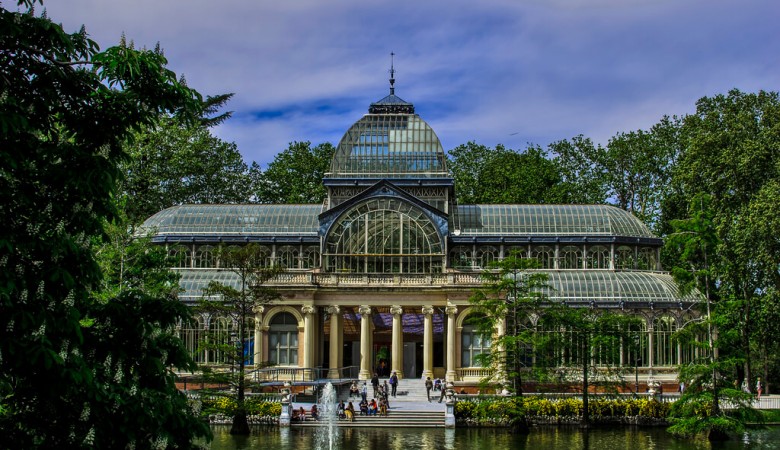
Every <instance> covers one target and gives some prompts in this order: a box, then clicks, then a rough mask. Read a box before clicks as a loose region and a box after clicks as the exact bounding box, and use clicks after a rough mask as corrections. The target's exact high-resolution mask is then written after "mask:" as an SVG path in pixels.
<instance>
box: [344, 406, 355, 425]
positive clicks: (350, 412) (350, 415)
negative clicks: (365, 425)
mask: <svg viewBox="0 0 780 450" xmlns="http://www.w3.org/2000/svg"><path fill="white" fill-rule="evenodd" d="M344 415H345V416H346V417H347V420H348V421H350V422H353V421H354V420H355V407H354V406H352V402H349V403H348V404H347V409H346V410H344Z"/></svg>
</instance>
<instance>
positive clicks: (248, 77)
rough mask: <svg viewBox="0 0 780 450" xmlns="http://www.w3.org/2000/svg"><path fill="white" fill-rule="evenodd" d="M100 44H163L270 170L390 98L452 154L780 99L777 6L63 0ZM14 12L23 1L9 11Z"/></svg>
mask: <svg viewBox="0 0 780 450" xmlns="http://www.w3.org/2000/svg"><path fill="white" fill-rule="evenodd" d="M44 6H45V7H46V10H47V13H48V15H49V17H50V18H51V19H53V20H54V21H55V22H60V23H62V24H63V26H64V27H65V29H66V31H77V30H78V29H79V28H80V27H81V25H82V24H83V25H85V27H86V29H87V32H88V33H89V35H90V36H91V37H92V39H94V40H95V41H96V42H97V43H98V44H99V45H100V46H101V48H106V47H109V46H111V45H115V44H116V43H118V42H119V39H120V36H121V34H122V33H124V34H125V35H126V36H127V39H128V40H132V41H133V42H134V43H135V45H136V46H137V47H144V46H145V47H148V48H153V47H154V46H155V44H156V43H157V42H159V43H160V45H161V46H162V48H163V50H164V52H165V56H166V57H167V58H168V61H169V67H170V68H171V69H172V70H174V71H175V72H176V73H180V74H184V76H185V77H186V79H187V83H188V85H189V86H190V87H192V88H195V89H197V90H198V91H199V92H201V93H202V94H204V95H214V94H223V93H231V92H232V93H234V94H235V96H234V97H233V99H232V100H231V101H230V103H229V104H228V105H227V107H226V109H227V110H231V111H233V112H234V113H233V117H232V118H231V119H230V120H229V121H227V122H225V123H224V124H222V125H220V126H219V127H217V128H215V129H214V134H216V135H217V136H218V137H220V138H221V139H223V140H225V141H229V142H235V143H236V144H237V146H238V149H239V151H240V152H241V154H242V155H243V156H244V160H245V162H247V164H250V163H251V162H253V161H256V162H258V163H260V164H261V165H262V166H263V167H266V166H267V164H268V163H269V162H271V161H272V160H273V158H274V156H275V155H276V154H277V153H279V152H281V151H283V150H284V149H286V148H287V146H288V144H289V143H290V142H292V141H310V142H312V143H313V144H319V143H322V142H331V143H333V144H334V145H335V144H337V143H338V141H339V140H340V139H341V137H342V136H343V134H344V132H345V131H346V130H347V129H348V128H349V127H350V126H351V125H352V124H353V123H354V122H356V121H357V120H359V119H360V118H361V117H362V116H363V115H364V114H366V113H367V112H368V106H369V104H370V103H371V102H373V101H377V100H379V99H381V98H383V97H384V96H386V95H387V94H388V93H389V82H388V78H389V70H390V62H391V61H390V60H391V57H390V53H391V52H394V53H395V57H394V68H395V79H396V84H395V87H396V91H395V93H396V94H397V95H398V96H399V97H401V98H403V99H404V100H406V101H408V102H411V103H413V104H414V105H415V109H416V112H417V113H418V114H419V115H420V116H421V117H422V118H423V119H424V120H425V121H426V122H428V123H429V124H430V125H431V127H433V129H434V131H435V132H436V133H437V135H438V137H439V139H440V140H441V142H442V145H443V147H444V149H445V151H446V150H449V149H452V148H454V147H456V146H458V145H460V144H464V143H466V142H468V141H475V142H477V143H479V144H484V145H488V146H494V145H496V144H503V145H505V146H506V147H509V148H513V149H518V150H521V149H524V148H526V147H527V146H528V145H529V144H531V145H539V146H542V147H545V148H546V147H547V145H548V144H550V143H551V142H555V141H558V140H562V139H570V138H572V137H574V136H577V135H584V136H586V137H589V138H591V139H593V140H594V141H595V142H597V143H600V144H602V145H606V144H607V142H608V140H609V138H610V137H612V136H614V135H616V134H618V133H620V132H628V131H633V130H638V129H644V130H646V129H649V128H650V127H652V126H653V124H655V123H657V122H658V121H659V120H660V119H661V117H662V116H664V115H669V116H672V115H678V116H680V115H685V114H690V113H692V112H694V111H695V107H696V101H697V100H698V99H700V98H701V97H704V96H714V95H718V94H725V93H727V92H728V91H729V90H730V89H733V88H737V89H740V90H742V91H746V92H757V91H759V90H768V91H778V90H780V86H779V84H780V79H779V77H780V62H779V59H780V26H778V24H777V22H778V19H780V1H778V0H480V1H474V0H471V1H461V0H327V1H325V0H59V1H57V0H50V1H44ZM6 8H8V6H6Z"/></svg>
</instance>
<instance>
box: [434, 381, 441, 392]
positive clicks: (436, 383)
mask: <svg viewBox="0 0 780 450" xmlns="http://www.w3.org/2000/svg"><path fill="white" fill-rule="evenodd" d="M433 390H434V391H440V390H441V379H439V378H437V379H435V380H433Z"/></svg>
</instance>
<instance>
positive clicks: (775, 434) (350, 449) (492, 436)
mask: <svg viewBox="0 0 780 450" xmlns="http://www.w3.org/2000/svg"><path fill="white" fill-rule="evenodd" d="M213 431H214V441H213V442H212V445H211V448H212V449H213V450H228V449H231V450H232V449H271V448H273V449H280V450H317V449H318V443H317V439H316V438H315V431H316V430H315V429H314V428H286V429H285V428H277V427H264V428H258V429H255V430H254V431H255V433H254V434H253V435H251V436H249V437H240V436H231V435H230V433H229V431H230V427H229V426H224V427H214V428H213ZM340 431H341V433H340V435H339V439H338V442H337V443H336V444H337V445H336V447H335V448H338V449H341V450H368V449H375V448H389V449H391V450H416V449H420V450H455V449H476V450H509V449H512V450H514V449H528V450H532V449H534V450H535V449H541V448H543V449H552V450H571V449H582V450H609V449H613V448H627V449H631V450H661V449H664V450H666V449H669V450H689V449H695V450H712V449H716V450H721V449H723V450H767V449H776V450H780V427H775V428H769V429H766V430H755V431H751V432H749V433H746V434H745V436H743V437H742V438H741V439H740V438H738V439H734V440H732V441H730V442H726V443H723V444H717V445H711V444H710V443H709V442H707V441H706V440H696V441H688V440H679V439H675V438H673V437H671V436H670V435H669V434H667V433H666V432H665V431H664V430H663V429H662V428H659V429H652V428H651V429H648V428H643V429H636V428H616V429H595V430H590V431H588V432H584V431H580V430H579V429H577V428H538V429H533V430H532V431H531V433H530V434H527V435H522V434H512V433H510V432H508V431H507V430H504V429H456V430H443V429H418V428H341V430H340Z"/></svg>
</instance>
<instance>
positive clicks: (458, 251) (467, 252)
mask: <svg viewBox="0 0 780 450" xmlns="http://www.w3.org/2000/svg"><path fill="white" fill-rule="evenodd" d="M450 266H451V267H452V268H454V269H471V268H473V267H474V259H473V253H472V249H471V246H470V245H459V246H457V247H453V248H452V250H450Z"/></svg>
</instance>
